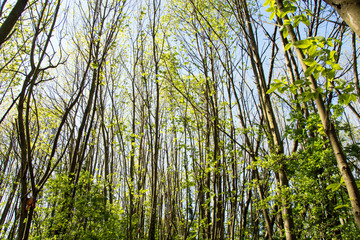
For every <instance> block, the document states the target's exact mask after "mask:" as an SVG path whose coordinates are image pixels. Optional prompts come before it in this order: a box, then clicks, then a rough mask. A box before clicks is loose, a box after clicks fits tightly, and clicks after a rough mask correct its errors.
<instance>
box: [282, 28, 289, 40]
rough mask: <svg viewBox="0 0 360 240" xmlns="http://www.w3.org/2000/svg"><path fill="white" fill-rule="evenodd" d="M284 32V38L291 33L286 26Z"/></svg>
mask: <svg viewBox="0 0 360 240" xmlns="http://www.w3.org/2000/svg"><path fill="white" fill-rule="evenodd" d="M282 34H283V37H284V38H287V36H288V35H289V33H288V30H287V29H286V28H285V27H284V29H283V32H282Z"/></svg>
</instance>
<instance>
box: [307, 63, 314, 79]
mask: <svg viewBox="0 0 360 240" xmlns="http://www.w3.org/2000/svg"><path fill="white" fill-rule="evenodd" d="M315 69H316V65H314V66H311V67H309V68H308V69H306V71H305V76H306V77H308V76H310V75H311V74H313V72H314V71H315Z"/></svg>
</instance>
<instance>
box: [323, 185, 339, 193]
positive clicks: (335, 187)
mask: <svg viewBox="0 0 360 240" xmlns="http://www.w3.org/2000/svg"><path fill="white" fill-rule="evenodd" d="M340 187H341V183H332V184H329V185H328V186H327V187H326V190H332V191H333V192H335V191H337V190H338V189H339V188H340Z"/></svg>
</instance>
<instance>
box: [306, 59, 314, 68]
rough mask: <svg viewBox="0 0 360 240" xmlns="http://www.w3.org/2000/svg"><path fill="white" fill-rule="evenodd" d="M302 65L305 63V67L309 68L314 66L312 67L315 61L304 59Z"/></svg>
mask: <svg viewBox="0 0 360 240" xmlns="http://www.w3.org/2000/svg"><path fill="white" fill-rule="evenodd" d="M304 63H305V64H306V65H307V66H309V67H311V66H314V65H315V64H316V61H315V60H314V59H310V58H308V59H305V60H304Z"/></svg>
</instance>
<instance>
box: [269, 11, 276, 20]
mask: <svg viewBox="0 0 360 240" xmlns="http://www.w3.org/2000/svg"><path fill="white" fill-rule="evenodd" d="M275 14H276V12H275V11H274V12H272V13H271V15H270V17H269V20H270V21H271V20H273V18H274V17H275Z"/></svg>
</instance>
